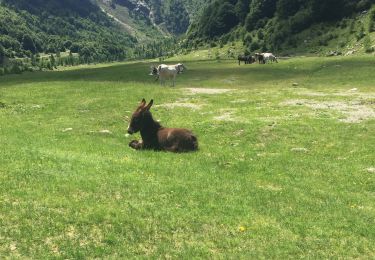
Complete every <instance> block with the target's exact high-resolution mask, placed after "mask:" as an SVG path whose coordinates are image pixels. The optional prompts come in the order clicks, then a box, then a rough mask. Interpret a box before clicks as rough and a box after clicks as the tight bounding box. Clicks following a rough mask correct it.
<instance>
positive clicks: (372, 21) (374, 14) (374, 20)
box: [368, 7, 375, 32]
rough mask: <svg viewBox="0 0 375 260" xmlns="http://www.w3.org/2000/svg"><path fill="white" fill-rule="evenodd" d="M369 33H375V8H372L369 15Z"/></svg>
mask: <svg viewBox="0 0 375 260" xmlns="http://www.w3.org/2000/svg"><path fill="white" fill-rule="evenodd" d="M368 31H369V32H374V31H375V7H374V8H372V9H371V10H370V13H369V22H368Z"/></svg>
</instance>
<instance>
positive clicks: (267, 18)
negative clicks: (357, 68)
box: [188, 0, 375, 49]
mask: <svg viewBox="0 0 375 260" xmlns="http://www.w3.org/2000/svg"><path fill="white" fill-rule="evenodd" d="M370 2H371V1H360V2H358V1H357V0H325V1H321V0H306V1H305V0H252V1H244V0H232V1H228V0H226V1H219V0H215V1H213V2H212V3H211V4H210V5H209V6H207V8H206V9H205V10H204V12H203V15H202V17H201V19H200V20H199V22H196V23H194V24H193V25H192V26H191V30H190V31H189V33H188V40H189V41H193V40H196V39H201V40H203V41H210V40H214V39H215V38H217V39H219V38H220V37H228V38H229V37H230V36H228V32H230V33H229V34H230V35H232V36H233V37H235V36H236V34H237V33H238V32H239V31H240V30H237V29H236V28H238V26H240V27H243V28H245V30H246V31H247V32H251V33H254V32H257V31H259V30H260V29H261V33H260V34H259V35H258V39H259V40H260V41H262V40H265V44H261V46H259V47H260V48H265V46H266V47H267V48H271V49H279V48H281V46H282V45H283V44H285V43H286V42H288V41H289V39H291V38H293V37H294V35H296V34H299V33H301V32H303V31H304V30H305V29H307V28H310V27H311V26H313V25H316V24H320V23H322V24H324V23H326V24H334V23H336V22H337V21H340V20H341V19H343V18H345V17H347V18H346V19H347V20H345V21H344V22H342V23H340V24H338V25H339V26H340V28H341V29H344V28H346V27H347V26H350V31H351V33H354V32H356V31H357V30H356V24H355V23H354V22H351V21H353V20H352V19H351V18H350V17H351V16H352V15H353V14H355V13H356V12H361V11H363V10H364V9H367V8H369V7H370V5H369V3H370ZM228 3H229V4H230V5H233V6H234V13H235V15H236V16H237V23H233V24H232V25H231V26H228V27H226V28H225V30H221V28H220V27H219V26H217V24H219V22H218V21H220V19H221V17H222V14H219V10H222V9H221V8H222V7H223V6H224V5H225V6H226V8H225V9H226V10H231V8H230V7H229V6H227V5H228ZM245 13H246V15H245ZM374 16H375V15H374ZM244 17H245V19H244ZM370 17H372V15H371V14H370ZM349 20H350V22H351V24H349V23H348V22H349ZM370 20H373V19H370ZM227 24H228V25H229V24H230V23H227ZM373 24H374V23H373V22H371V23H369V30H370V28H373ZM361 30H362V29H361ZM245 34H246V32H245V33H240V36H244V35H245ZM224 35H225V36H224ZM364 35H365V34H362V33H361V31H360V32H359V34H357V37H359V38H363V36H364ZM324 37H326V38H324V39H319V40H320V41H321V42H322V43H323V45H327V44H328V43H329V42H330V41H331V39H330V36H329V35H327V36H324ZM243 40H244V42H243V44H244V46H250V42H249V41H248V38H247V39H245V37H243ZM319 40H317V41H319ZM292 41H293V42H294V43H293V45H296V44H297V40H296V39H293V40H292ZM250 47H251V46H250ZM254 47H256V46H254Z"/></svg>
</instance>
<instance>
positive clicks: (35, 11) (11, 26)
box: [0, 0, 135, 66]
mask: <svg viewBox="0 0 375 260" xmlns="http://www.w3.org/2000/svg"><path fill="white" fill-rule="evenodd" d="M0 20H1V21H2V22H1V23H0V32H1V34H0V44H1V45H2V46H4V48H5V52H6V53H11V54H12V55H15V56H16V57H20V58H26V57H31V56H32V55H33V54H36V53H59V52H64V51H66V50H67V49H70V50H71V51H73V52H79V50H80V48H82V47H83V46H87V45H90V46H91V47H93V48H95V52H91V54H92V56H91V57H90V60H92V61H94V60H95V61H110V60H123V59H124V58H125V55H124V54H125V53H127V52H128V50H129V49H131V48H133V47H134V44H135V39H134V38H132V37H130V36H129V35H127V34H125V33H124V32H123V31H122V30H120V28H118V27H117V25H115V24H114V23H113V21H111V19H109V18H108V17H107V16H106V15H105V14H104V13H103V12H102V11H101V10H100V9H99V8H98V7H97V6H96V5H93V4H92V3H91V2H90V1H89V0H82V1H73V0H62V1H60V0H59V1H58V0H51V1H48V4H47V3H46V2H45V1H41V0H36V1H33V2H32V3H31V2H30V1H26V0H20V1H18V0H17V1H16V0H4V1H2V3H0ZM9 56H10V55H9ZM10 57H11V56H10ZM52 63H53V62H52ZM52 66H54V65H52Z"/></svg>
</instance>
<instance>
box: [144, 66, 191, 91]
mask: <svg viewBox="0 0 375 260" xmlns="http://www.w3.org/2000/svg"><path fill="white" fill-rule="evenodd" d="M184 70H186V67H185V66H184V64H182V63H177V64H174V65H166V64H160V65H159V66H158V67H152V72H151V74H152V75H157V78H156V80H158V79H160V85H164V84H165V80H166V79H170V80H172V86H174V85H175V81H176V76H177V74H179V73H182V72H183V71H184Z"/></svg>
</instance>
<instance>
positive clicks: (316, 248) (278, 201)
mask: <svg viewBox="0 0 375 260" xmlns="http://www.w3.org/2000/svg"><path fill="white" fill-rule="evenodd" d="M374 65H375V64H374V61H373V58H372V57H358V58H337V59H336V58H335V59H322V58H305V59H303V58H299V59H291V60H285V61H281V62H280V63H279V64H273V65H264V66H262V65H256V64H254V65H248V66H240V67H239V66H238V65H237V63H236V61H222V62H212V61H210V62H207V61H195V62H186V66H187V67H188V70H187V71H186V73H184V74H182V75H179V77H178V79H177V84H176V87H175V88H171V87H161V86H159V85H158V83H155V82H154V79H153V77H151V76H148V75H147V74H148V73H149V67H150V63H130V64H128V63H122V64H110V65H104V66H103V65H97V66H89V67H83V68H80V69H76V70H75V69H74V70H68V71H58V72H45V73H32V74H24V75H21V76H7V77H2V78H0V102H1V104H2V105H1V106H0V120H1V125H0V147H1V149H0V165H1V167H0V184H1V189H0V255H1V256H5V257H15V258H17V257H26V258H27V257H31V258H37V259H41V258H53V257H57V258H82V257H87V258H94V257H96V258H103V257H112V258H117V257H122V258H128V257H140V256H145V257H154V258H169V257H173V258H193V257H195V258H198V257H203V258H280V259H283V258H305V257H308V258H373V257H375V255H374V247H375V229H374V228H372V226H374V224H375V223H374V219H375V209H374V197H373V192H374V189H375V175H374V167H375V156H374V151H375V125H374V122H375V121H374V116H373V114H371V111H374V110H375V107H374V100H375V97H374V95H375V91H374V88H375V80H374V77H373V67H374ZM293 83H297V86H293ZM186 88H208V89H211V90H212V89H216V90H217V89H221V90H222V89H229V90H231V91H228V92H225V93H221V94H220V93H210V91H208V90H207V91H203V92H200V93H195V94H194V93H193V92H191V90H186ZM217 92H220V91H217ZM142 98H146V99H147V100H149V99H151V98H153V99H154V101H155V106H154V108H153V109H152V111H153V115H154V117H155V118H156V119H158V120H160V121H161V123H162V124H163V125H165V126H169V127H184V128H189V129H192V130H193V132H194V133H195V134H196V135H197V136H198V139H199V145H200V150H199V151H198V152H196V153H188V154H173V153H166V152H154V151H143V152H138V151H134V150H132V149H130V148H129V147H128V142H129V141H130V140H132V139H135V138H140V137H139V135H136V136H131V137H128V136H126V135H125V134H126V126H127V122H126V118H125V116H129V115H130V114H131V112H132V111H133V109H134V108H135V107H136V105H137V104H138V102H139V101H140V100H141V99H142ZM293 102H294V103H293ZM165 104H168V105H167V106H166V105H165ZM171 104H172V105H171ZM176 104H177V105H176ZM322 104H323V105H322ZM324 104H325V105H326V106H324ZM330 105H331V106H330ZM357 110H358V111H362V112H363V111H367V114H366V115H367V117H366V116H364V115H365V114H363V113H362V114H360V115H359V117H358V118H356V119H357V120H358V121H356V122H346V121H345V120H348V118H350V116H353V113H354V112H355V111H357ZM356 115H357V114H355V113H354V116H356ZM349 121H350V120H349ZM103 130H108V131H104V132H102V131H103Z"/></svg>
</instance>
